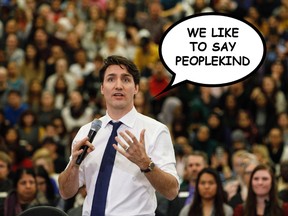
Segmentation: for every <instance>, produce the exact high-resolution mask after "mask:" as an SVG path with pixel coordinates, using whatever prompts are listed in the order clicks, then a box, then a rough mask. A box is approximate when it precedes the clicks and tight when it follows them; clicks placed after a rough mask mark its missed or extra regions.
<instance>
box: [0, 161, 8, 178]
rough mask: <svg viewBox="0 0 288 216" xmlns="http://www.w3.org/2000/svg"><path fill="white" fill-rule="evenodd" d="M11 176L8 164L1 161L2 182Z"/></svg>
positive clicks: (0, 174)
mask: <svg viewBox="0 0 288 216" xmlns="http://www.w3.org/2000/svg"><path fill="white" fill-rule="evenodd" d="M8 174H9V169H8V164H7V163H6V162H4V161H2V160H0V180H5V179H7V177H8Z"/></svg>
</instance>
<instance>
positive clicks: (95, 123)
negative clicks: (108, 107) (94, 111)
mask: <svg viewBox="0 0 288 216" xmlns="http://www.w3.org/2000/svg"><path fill="white" fill-rule="evenodd" d="M101 125H102V121H101V120H99V119H95V120H93V122H92V125H91V129H92V130H95V131H98V130H99V129H100V128H101Z"/></svg>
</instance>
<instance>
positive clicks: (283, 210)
mask: <svg viewBox="0 0 288 216" xmlns="http://www.w3.org/2000/svg"><path fill="white" fill-rule="evenodd" d="M248 188H249V190H248V196H247V200H246V202H245V203H244V204H240V205H238V206H237V207H236V208H235V209H234V216H242V215H247V216H249V215H251V216H252V215H253V216H254V215H277V216H278V215H279V216H281V215H288V205H287V203H283V204H281V203H280V202H279V199H278V194H277V182H276V178H275V175H274V173H273V171H272V169H271V168H270V167H269V166H267V165H263V164H260V165H258V166H257V167H256V168H255V169H254V170H253V172H252V173H251V178H250V181H249V186H248Z"/></svg>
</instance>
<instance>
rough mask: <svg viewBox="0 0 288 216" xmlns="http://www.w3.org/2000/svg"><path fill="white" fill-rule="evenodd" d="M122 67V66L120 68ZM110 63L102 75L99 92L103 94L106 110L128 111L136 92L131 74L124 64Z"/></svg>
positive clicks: (136, 86)
mask: <svg viewBox="0 0 288 216" xmlns="http://www.w3.org/2000/svg"><path fill="white" fill-rule="evenodd" d="M121 67H122V68H121ZM121 67H120V66H119V65H110V66H109V67H108V68H107V70H106V72H105V75H104V80H103V83H102V85H101V93H102V94H103V95H104V98H105V101H106V105H107V108H108V110H111V109H112V110H121V111H123V112H124V113H125V112H126V113H127V112H129V111H130V110H131V109H132V107H133V105H134V95H135V94H136V93H137V92H138V85H135V82H134V80H133V76H132V75H131V74H130V73H128V71H127V69H126V67H125V66H123V65H122V66H121Z"/></svg>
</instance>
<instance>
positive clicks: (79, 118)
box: [61, 90, 93, 132]
mask: <svg viewBox="0 0 288 216" xmlns="http://www.w3.org/2000/svg"><path fill="white" fill-rule="evenodd" d="M69 100H70V103H69V104H67V105H66V106H65V107H64V108H63V110H62V113H61V115H62V118H63V119H64V122H65V127H66V129H67V131H68V132H70V131H71V130H72V129H73V128H74V127H80V126H82V125H84V124H86V123H88V122H89V121H91V120H92V119H93V109H92V108H91V107H90V106H87V105H86V103H85V101H84V100H83V96H82V95H81V93H80V92H79V91H76V90H75V91H72V92H71V93H70V94H69Z"/></svg>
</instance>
